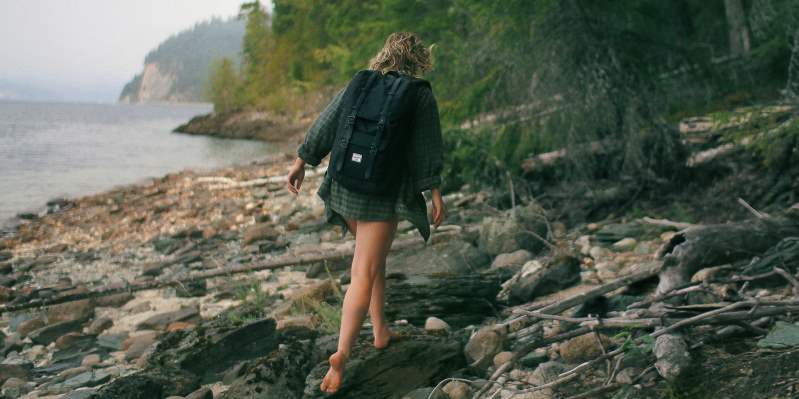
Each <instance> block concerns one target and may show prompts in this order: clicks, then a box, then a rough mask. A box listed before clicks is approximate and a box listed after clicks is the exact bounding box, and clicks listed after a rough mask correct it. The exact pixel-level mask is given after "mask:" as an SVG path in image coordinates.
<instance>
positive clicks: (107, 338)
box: [97, 332, 128, 351]
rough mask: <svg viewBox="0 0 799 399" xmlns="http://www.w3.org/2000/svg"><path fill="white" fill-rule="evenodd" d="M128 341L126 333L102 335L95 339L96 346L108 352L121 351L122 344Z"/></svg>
mask: <svg viewBox="0 0 799 399" xmlns="http://www.w3.org/2000/svg"><path fill="white" fill-rule="evenodd" d="M126 339H128V333H126V332H123V333H117V334H102V335H99V336H98V337H97V345H100V346H101V347H103V348H108V349H110V350H114V351H118V350H122V346H123V343H124V342H125V340H126Z"/></svg>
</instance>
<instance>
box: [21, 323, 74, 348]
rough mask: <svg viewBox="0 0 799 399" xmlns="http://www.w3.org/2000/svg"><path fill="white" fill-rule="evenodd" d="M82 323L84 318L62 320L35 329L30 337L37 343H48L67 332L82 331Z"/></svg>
mask: <svg viewBox="0 0 799 399" xmlns="http://www.w3.org/2000/svg"><path fill="white" fill-rule="evenodd" d="M82 324H83V320H69V321H62V322H60V323H55V324H50V325H47V326H44V327H42V328H38V329H36V330H33V331H31V333H30V334H28V337H29V338H30V339H31V340H32V341H33V342H35V343H37V344H40V345H47V344H49V343H50V342H53V341H55V340H56V338H58V337H60V336H62V335H64V334H66V333H70V332H75V331H80V329H81V326H82Z"/></svg>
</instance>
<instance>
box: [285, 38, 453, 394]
mask: <svg viewBox="0 0 799 399" xmlns="http://www.w3.org/2000/svg"><path fill="white" fill-rule="evenodd" d="M430 68H431V62H430V51H429V49H427V48H425V47H424V46H423V45H422V41H421V40H420V39H419V37H418V36H417V35H416V34H414V33H410V32H396V33H392V34H391V35H389V36H388V38H387V39H386V42H385V45H384V46H383V48H382V49H381V50H380V52H378V54H377V55H376V56H375V57H374V58H373V59H372V60H371V61H370V63H369V69H372V70H377V71H380V72H381V73H383V74H385V73H387V72H389V71H396V72H398V73H402V74H406V75H409V76H413V77H419V76H420V75H421V74H422V73H424V72H426V71H428V70H430ZM343 93H344V89H342V90H341V91H339V92H338V94H336V96H335V97H334V98H333V100H332V101H331V103H330V104H329V105H328V106H327V107H326V108H325V109H324V111H322V113H321V115H320V116H319V117H318V118H317V120H316V121H315V122H314V124H313V125H312V126H311V128H310V129H309V131H308V133H307V134H306V137H305V140H304V142H303V143H302V144H301V145H300V147H299V148H298V149H297V155H298V156H297V159H295V160H294V164H293V165H292V166H291V170H290V171H289V174H288V182H287V183H288V189H289V191H290V192H291V193H293V194H295V195H296V194H298V193H299V190H300V186H301V185H302V180H303V177H304V176H305V164H310V165H312V166H316V165H318V164H319V163H320V162H321V160H322V158H324V157H325V156H326V155H327V154H328V153H329V152H330V150H331V148H332V145H333V142H334V138H335V134H336V127H337V125H338V120H339V118H340V116H341V109H340V107H339V102H340V100H341V97H342V94H343ZM412 114H413V121H412V126H413V128H412V129H411V131H410V132H407V134H409V135H410V137H409V140H410V143H409V146H408V151H407V154H404V156H405V157H406V159H407V166H408V168H407V172H406V173H405V174H404V175H403V177H402V180H401V183H400V189H399V193H398V194H396V196H395V197H388V198H385V197H375V196H369V195H365V194H360V193H356V192H353V191H350V190H347V189H346V188H344V187H343V186H341V185H340V184H338V183H337V182H336V181H335V180H333V179H332V178H331V177H330V174H329V173H326V174H325V179H324V181H323V182H322V184H321V185H320V186H319V190H318V192H317V194H318V195H319V197H320V198H322V200H323V201H324V202H325V214H326V219H327V222H329V223H331V224H336V225H340V226H342V227H343V228H345V229H346V230H348V231H350V232H351V233H352V234H353V235H354V236H355V255H354V256H353V258H352V270H351V283H350V286H349V288H348V289H347V292H346V294H345V295H344V303H343V306H342V310H341V331H340V334H339V342H338V349H337V351H336V352H335V353H333V354H332V355H330V357H329V359H328V361H329V362H330V368H329V369H328V371H327V374H326V375H325V377H324V380H323V381H322V384H321V386H320V389H321V390H322V391H324V392H331V393H332V392H335V391H336V390H338V389H339V387H340V386H341V378H342V375H343V372H344V363H345V362H346V361H347V358H348V357H349V355H350V349H351V347H352V345H353V343H354V342H355V340H356V338H357V337H358V332H359V331H360V328H361V325H362V324H363V321H364V318H365V317H366V312H367V310H368V312H369V316H370V318H371V322H372V331H373V333H374V346H375V348H377V349H382V348H385V347H386V346H388V344H389V341H390V340H391V338H392V337H393V334H392V332H391V330H390V329H389V325H388V321H387V320H386V318H385V314H384V313H383V307H384V304H385V269H386V255H387V254H388V250H389V248H390V247H391V243H392V241H393V239H394V234H395V232H396V229H397V222H398V221H399V219H401V218H402V219H406V220H408V221H410V222H411V223H412V224H413V225H414V226H415V227H416V228H417V230H418V231H419V233H420V234H421V235H422V238H423V239H424V240H425V242H427V240H428V239H429V237H430V224H429V221H428V217H427V206H426V203H425V199H424V197H423V195H422V192H424V191H426V190H430V193H431V196H432V202H433V225H434V227H436V228H437V227H438V226H439V225H440V224H441V221H442V220H443V218H444V203H443V201H442V200H441V191H440V190H439V187H440V184H441V170H442V165H443V155H442V143H441V127H440V123H439V116H438V106H437V104H436V100H435V97H434V96H433V92H432V90H431V89H430V88H429V87H427V86H425V87H424V88H423V89H420V90H419V92H418V93H417V98H416V108H415V110H414V112H413V113H412Z"/></svg>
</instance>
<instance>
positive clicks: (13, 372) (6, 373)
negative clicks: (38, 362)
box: [0, 364, 33, 383]
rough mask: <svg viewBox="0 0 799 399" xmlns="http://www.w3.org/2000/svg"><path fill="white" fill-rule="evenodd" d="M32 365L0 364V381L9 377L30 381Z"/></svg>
mask: <svg viewBox="0 0 799 399" xmlns="http://www.w3.org/2000/svg"><path fill="white" fill-rule="evenodd" d="M31 368H32V366H31V365H30V364H0V383H3V382H5V381H6V380H8V379H9V378H17V379H19V380H22V381H30V380H31V378H32V377H33V375H32V374H31Z"/></svg>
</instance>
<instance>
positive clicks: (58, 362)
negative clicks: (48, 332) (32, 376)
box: [36, 335, 107, 374]
mask: <svg viewBox="0 0 799 399" xmlns="http://www.w3.org/2000/svg"><path fill="white" fill-rule="evenodd" d="M91 354H97V355H99V356H101V357H102V356H107V351H106V350H105V349H103V348H97V341H96V340H95V339H94V337H93V336H87V335H81V336H79V337H78V338H75V339H74V340H73V341H72V342H70V345H68V346H66V347H64V348H62V349H58V348H57V349H56V351H55V352H53V354H52V358H51V360H50V363H49V365H48V366H47V367H43V368H37V369H36V373H37V374H53V373H58V372H61V371H63V370H67V369H71V368H75V367H78V366H80V364H81V362H82V361H83V359H84V358H85V357H86V356H88V355H91Z"/></svg>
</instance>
